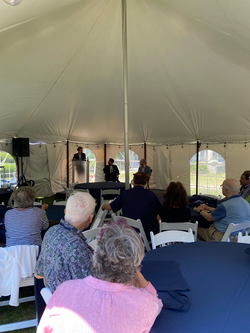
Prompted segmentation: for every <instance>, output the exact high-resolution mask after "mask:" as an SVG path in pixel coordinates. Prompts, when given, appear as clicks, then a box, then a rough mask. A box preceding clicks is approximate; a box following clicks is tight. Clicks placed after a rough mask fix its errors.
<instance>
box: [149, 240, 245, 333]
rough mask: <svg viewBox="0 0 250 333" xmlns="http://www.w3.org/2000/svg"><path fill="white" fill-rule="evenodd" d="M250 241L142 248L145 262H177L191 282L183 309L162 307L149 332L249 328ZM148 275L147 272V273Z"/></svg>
mask: <svg viewBox="0 0 250 333" xmlns="http://www.w3.org/2000/svg"><path fill="white" fill-rule="evenodd" d="M249 247H250V245H247V244H238V243H216V242H196V243H189V244H175V245H170V246H167V247H163V248H159V249H156V250H153V251H150V252H147V253H146V256H145V259H144V260H145V261H147V260H157V261H162V265H164V261H168V260H169V261H175V262H176V263H177V264H178V266H179V268H180V271H181V273H182V275H183V277H184V279H185V280H186V282H187V283H188V285H189V287H190V291H188V292H185V294H186V295H187V296H188V298H189V300H190V304H191V305H190V309H189V311H187V312H177V311H174V310H166V309H163V310H162V312H161V313H160V315H159V316H158V317H157V319H156V321H155V324H154V326H153V327H152V330H151V332H152V333H165V332H166V333H246V332H250V324H249V313H250V255H248V254H246V253H245V252H244V251H245V249H246V248H249ZM145 277H146V278H147V276H145Z"/></svg>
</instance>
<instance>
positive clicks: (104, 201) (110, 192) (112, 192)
mask: <svg viewBox="0 0 250 333" xmlns="http://www.w3.org/2000/svg"><path fill="white" fill-rule="evenodd" d="M120 193H121V190H120V189H117V190H113V189H111V190H102V189H101V198H100V203H101V206H102V205H103V204H108V203H109V202H110V200H113V199H115V198H116V197H118V196H119V195H120ZM106 195H108V196H110V195H112V196H113V198H112V199H105V196H106Z"/></svg>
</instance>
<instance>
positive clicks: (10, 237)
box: [4, 186, 49, 246]
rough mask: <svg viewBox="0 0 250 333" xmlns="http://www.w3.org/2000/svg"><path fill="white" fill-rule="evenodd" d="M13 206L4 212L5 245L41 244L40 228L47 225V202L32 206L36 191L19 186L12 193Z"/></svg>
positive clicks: (43, 228)
mask: <svg viewBox="0 0 250 333" xmlns="http://www.w3.org/2000/svg"><path fill="white" fill-rule="evenodd" d="M13 200H14V203H15V208H14V209H10V210H8V211H7V212H6V213H5V216H4V225H5V229H6V246H14V245H41V244H42V236H41V233H42V230H46V229H48V227H49V221H48V218H47V215H46V212H45V211H46V209H47V208H48V205H47V204H43V205H42V207H41V208H38V207H34V206H33V204H34V202H35V200H36V192H35V190H34V189H33V188H32V187H28V186H27V187H19V188H18V189H17V190H16V191H15V192H14V195H13Z"/></svg>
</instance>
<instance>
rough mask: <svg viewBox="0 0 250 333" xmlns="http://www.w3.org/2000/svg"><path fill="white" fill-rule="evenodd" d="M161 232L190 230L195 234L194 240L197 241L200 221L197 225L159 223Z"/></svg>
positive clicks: (188, 223)
mask: <svg viewBox="0 0 250 333" xmlns="http://www.w3.org/2000/svg"><path fill="white" fill-rule="evenodd" d="M159 226H160V232H162V231H166V230H182V231H188V229H192V231H193V234H194V240H195V242H196V241H197V230H198V221H196V222H195V223H190V222H162V221H159Z"/></svg>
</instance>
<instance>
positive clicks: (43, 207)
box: [41, 203, 49, 211]
mask: <svg viewBox="0 0 250 333" xmlns="http://www.w3.org/2000/svg"><path fill="white" fill-rule="evenodd" d="M48 207H49V206H48V205H47V204H45V203H44V204H42V207H41V209H42V210H44V211H46V210H47V209H48Z"/></svg>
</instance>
